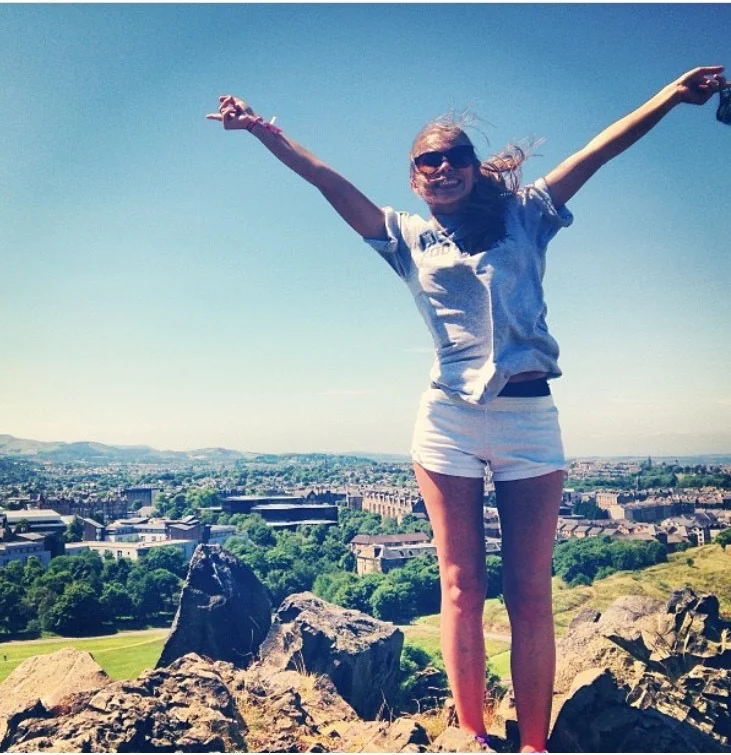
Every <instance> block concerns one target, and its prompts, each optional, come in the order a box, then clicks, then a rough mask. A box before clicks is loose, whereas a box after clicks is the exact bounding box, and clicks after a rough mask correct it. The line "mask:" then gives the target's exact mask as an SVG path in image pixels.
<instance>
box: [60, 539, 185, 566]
mask: <svg viewBox="0 0 731 755" xmlns="http://www.w3.org/2000/svg"><path fill="white" fill-rule="evenodd" d="M168 545H169V546H172V547H174V548H177V549H178V550H180V551H181V552H182V553H183V557H184V558H185V560H186V561H187V560H189V559H190V558H191V557H192V556H193V551H194V550H195V547H196V545H197V543H196V542H195V541H194V540H157V541H155V542H128V541H118V542H113V541H109V540H107V541H102V542H98V541H95V540H84V541H82V542H80V543H67V544H66V553H67V555H69V556H73V555H75V554H77V553H81V552H82V551H96V552H97V553H98V554H99V555H100V556H102V558H103V557H104V556H105V555H106V554H110V555H112V556H114V558H115V559H116V560H119V559H120V558H128V559H130V561H137V560H139V559H140V557H141V556H144V555H145V553H149V552H150V551H151V550H152V549H153V548H164V547H166V546H168Z"/></svg>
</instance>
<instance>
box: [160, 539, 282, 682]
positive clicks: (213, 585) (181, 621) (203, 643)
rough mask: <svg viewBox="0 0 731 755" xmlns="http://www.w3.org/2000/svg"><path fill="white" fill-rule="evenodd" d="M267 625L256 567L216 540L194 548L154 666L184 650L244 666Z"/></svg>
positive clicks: (266, 603) (267, 604) (268, 617)
mask: <svg viewBox="0 0 731 755" xmlns="http://www.w3.org/2000/svg"><path fill="white" fill-rule="evenodd" d="M270 625H271V603H270V602H269V597H268V595H267V592H266V590H265V588H264V586H263V585H262V584H261V582H260V581H259V580H258V578H257V577H256V575H255V574H254V572H253V571H252V570H251V569H250V568H249V567H248V566H246V564H244V563H242V562H241V561H239V560H238V559H237V558H236V557H235V556H234V555H232V554H231V553H229V552H228V551H226V550H224V549H223V548H221V547H220V546H217V545H199V546H198V547H197V548H196V549H195V553H194V554H193V558H192V559H191V562H190V567H189V569H188V576H187V578H186V580H185V585H184V586H183V591H182V594H181V596H180V605H179V606H178V612H177V613H176V615H175V620H174V621H173V626H172V629H171V632H170V635H169V636H168V639H167V641H166V643H165V646H164V648H163V651H162V654H161V656H160V660H159V661H158V662H157V666H158V668H160V667H162V666H167V665H169V664H170V663H172V662H173V661H175V660H176V659H177V658H181V657H183V656H184V655H187V654H188V653H197V654H198V655H201V656H204V657H206V658H211V659H212V660H216V661H228V662H230V663H233V664H235V665H237V666H239V667H242V668H243V667H245V666H247V665H248V664H249V663H250V662H251V661H252V660H253V658H254V657H255V656H256V652H257V651H258V649H259V645H260V644H261V642H262V640H263V639H264V638H265V637H266V634H267V631H268V630H269V627H270Z"/></svg>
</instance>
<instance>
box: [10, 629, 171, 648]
mask: <svg viewBox="0 0 731 755" xmlns="http://www.w3.org/2000/svg"><path fill="white" fill-rule="evenodd" d="M169 631H170V630H169V629H164V628H162V627H160V628H154V629H130V630H128V631H126V632H115V633H114V634H99V635H95V636H94V637H61V635H59V636H58V637H44V638H43V639H42V640H11V641H10V642H0V649H1V648H7V647H12V646H14V645H28V644H30V643H34V644H36V645H40V644H42V643H48V642H66V641H69V642H84V641H86V640H111V639H112V638H114V637H128V636H130V635H132V636H134V635H140V634H150V635H151V634H159V635H160V636H163V635H165V634H167V633H168V632H169Z"/></svg>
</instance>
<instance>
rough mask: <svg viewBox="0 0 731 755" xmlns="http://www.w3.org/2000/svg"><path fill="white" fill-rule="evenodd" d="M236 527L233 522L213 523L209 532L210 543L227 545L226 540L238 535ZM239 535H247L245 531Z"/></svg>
mask: <svg viewBox="0 0 731 755" xmlns="http://www.w3.org/2000/svg"><path fill="white" fill-rule="evenodd" d="M236 534H237V533H236V527H235V526H234V525H233V524H212V525H211V526H210V528H209V532H208V543H209V544H210V545H225V544H226V541H227V540H228V539H229V538H230V537H233V536H234V535H236ZM239 537H247V535H246V533H245V532H242V533H239Z"/></svg>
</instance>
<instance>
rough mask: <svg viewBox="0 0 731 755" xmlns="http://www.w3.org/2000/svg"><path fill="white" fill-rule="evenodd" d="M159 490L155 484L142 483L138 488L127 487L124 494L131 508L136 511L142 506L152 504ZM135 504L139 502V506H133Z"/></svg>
mask: <svg viewBox="0 0 731 755" xmlns="http://www.w3.org/2000/svg"><path fill="white" fill-rule="evenodd" d="M159 492H160V488H156V487H154V486H153V485H140V486H139V487H136V488H127V489H126V490H125V491H124V496H125V499H126V501H127V505H128V507H129V510H130V511H135V510H136V509H138V508H139V507H140V506H152V504H153V501H154V499H155V496H156V495H157V493H159ZM133 504H139V506H133Z"/></svg>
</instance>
